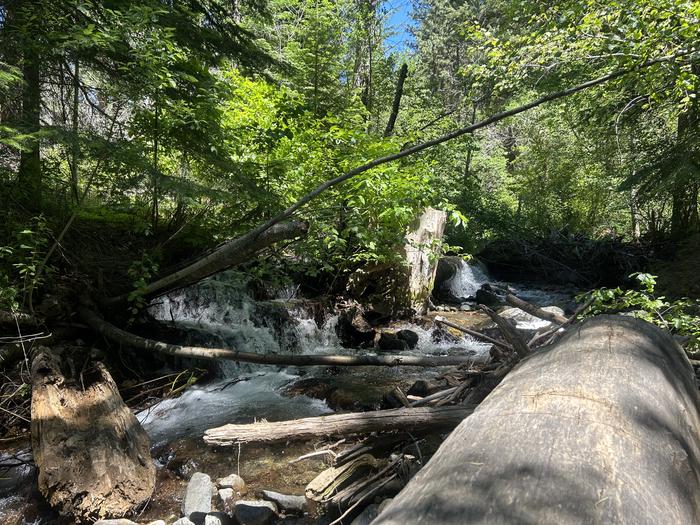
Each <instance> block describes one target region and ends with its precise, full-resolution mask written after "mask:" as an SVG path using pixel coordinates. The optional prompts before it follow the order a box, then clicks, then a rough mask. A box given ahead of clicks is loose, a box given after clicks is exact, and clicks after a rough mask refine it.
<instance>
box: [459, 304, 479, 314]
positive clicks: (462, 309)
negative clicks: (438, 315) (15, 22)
mask: <svg viewBox="0 0 700 525" xmlns="http://www.w3.org/2000/svg"><path fill="white" fill-rule="evenodd" d="M473 310H476V308H474V306H473V305H471V304H469V303H462V304H461V305H460V306H459V311H460V312H471V311H473Z"/></svg>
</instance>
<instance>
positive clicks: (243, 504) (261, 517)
mask: <svg viewBox="0 0 700 525" xmlns="http://www.w3.org/2000/svg"><path fill="white" fill-rule="evenodd" d="M234 513H235V515H236V519H237V520H238V523H239V524H240V525H269V524H270V523H273V522H274V520H275V519H276V518H277V506H276V505H275V504H274V503H272V502H271V501H253V500H250V501H238V502H236V505H235V507H234Z"/></svg>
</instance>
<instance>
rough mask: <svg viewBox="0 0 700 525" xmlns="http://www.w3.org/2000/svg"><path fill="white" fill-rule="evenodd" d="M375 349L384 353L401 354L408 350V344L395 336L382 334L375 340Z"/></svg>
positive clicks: (387, 333)
mask: <svg viewBox="0 0 700 525" xmlns="http://www.w3.org/2000/svg"><path fill="white" fill-rule="evenodd" d="M377 349H379V350H383V351H385V352H401V351H403V350H408V343H407V342H406V341H404V340H403V339H399V338H398V337H397V336H396V334H392V333H389V332H382V333H381V334H380V335H379V339H378V340H377Z"/></svg>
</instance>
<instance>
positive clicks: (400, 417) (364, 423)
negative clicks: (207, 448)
mask: <svg viewBox="0 0 700 525" xmlns="http://www.w3.org/2000/svg"><path fill="white" fill-rule="evenodd" d="M472 411H473V409H472V408H471V407H468V406H464V405H460V406H446V407H439V408H433V407H421V408H394V409H390V410H376V411H374V412H353V413H349V414H333V415H330V416H318V417H307V418H303V419H293V420H291V421H280V422H277V423H270V422H267V421H262V422H258V423H249V424H243V425H224V426H222V427H218V428H212V429H209V430H207V431H206V432H205V433H204V442H205V443H207V444H208V445H215V446H219V447H227V446H229V447H230V446H233V445H237V444H238V443H248V442H252V441H254V442H265V443H271V442H275V441H288V440H304V439H309V438H316V437H319V436H345V435H349V434H366V433H369V432H378V431H388V430H407V429H411V428H413V429H415V428H423V427H434V428H436V429H451V428H454V427H455V426H456V425H458V424H459V423H460V422H461V421H462V420H463V419H464V418H465V417H467V416H468V415H469V414H471V413H472Z"/></svg>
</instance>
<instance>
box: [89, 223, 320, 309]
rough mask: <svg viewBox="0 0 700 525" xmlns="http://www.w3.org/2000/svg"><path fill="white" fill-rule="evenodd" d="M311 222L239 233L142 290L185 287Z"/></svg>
mask: <svg viewBox="0 0 700 525" xmlns="http://www.w3.org/2000/svg"><path fill="white" fill-rule="evenodd" d="M308 229H309V225H308V224H306V223H305V222H300V221H289V222H284V223H279V224H275V225H273V226H271V227H270V228H268V229H267V230H265V231H263V232H262V233H259V234H258V235H251V234H246V235H242V236H240V237H236V238H235V239H232V240H231V241H228V242H226V243H224V244H222V245H221V246H219V247H217V248H215V249H214V250H213V251H212V252H210V253H207V254H205V255H203V256H202V257H199V258H198V259H196V260H195V261H194V262H192V263H190V264H188V265H187V266H185V267H184V268H181V269H178V270H176V271H174V272H173V273H171V274H169V275H166V276H163V277H161V278H160V279H158V280H156V281H154V282H152V283H150V284H148V285H147V286H146V287H145V288H144V290H143V291H142V295H143V296H144V297H145V298H148V299H152V298H154V297H157V296H159V295H163V294H165V293H168V292H171V291H173V290H177V289H179V288H184V287H185V286H187V285H190V284H194V283H196V282H198V281H201V280H202V279H204V278H206V277H209V276H210V275H213V274H215V273H217V272H220V271H222V270H226V269H228V268H231V267H233V266H236V265H238V264H241V263H244V262H247V261H249V260H251V259H252V258H253V257H254V256H255V254H256V253H258V252H260V251H261V250H263V249H265V248H268V247H269V246H271V245H273V244H275V243H276V242H279V241H282V240H285V239H293V238H295V237H300V236H302V235H306V233H307V231H308ZM128 297H129V294H123V295H120V296H117V297H112V298H110V299H105V300H104V301H102V304H103V306H114V305H116V304H121V303H124V302H126V301H127V299H128Z"/></svg>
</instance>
